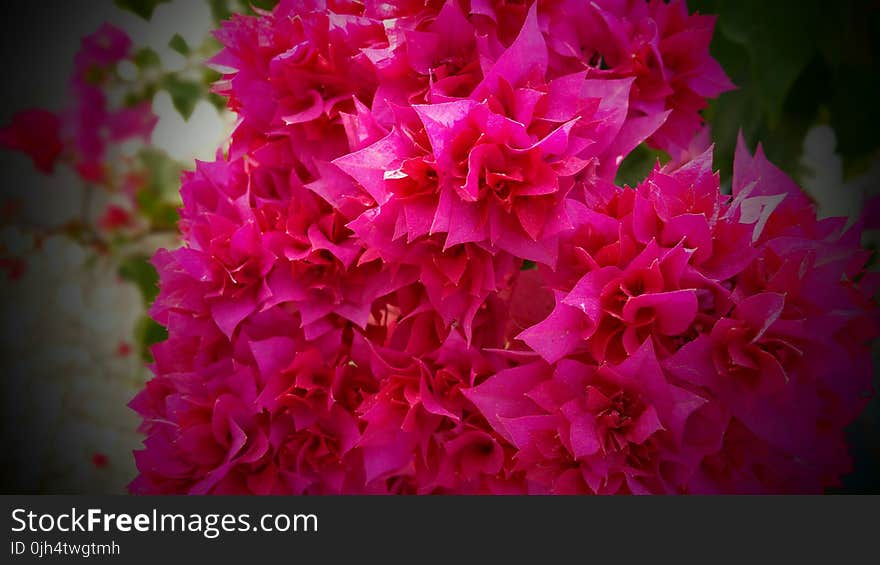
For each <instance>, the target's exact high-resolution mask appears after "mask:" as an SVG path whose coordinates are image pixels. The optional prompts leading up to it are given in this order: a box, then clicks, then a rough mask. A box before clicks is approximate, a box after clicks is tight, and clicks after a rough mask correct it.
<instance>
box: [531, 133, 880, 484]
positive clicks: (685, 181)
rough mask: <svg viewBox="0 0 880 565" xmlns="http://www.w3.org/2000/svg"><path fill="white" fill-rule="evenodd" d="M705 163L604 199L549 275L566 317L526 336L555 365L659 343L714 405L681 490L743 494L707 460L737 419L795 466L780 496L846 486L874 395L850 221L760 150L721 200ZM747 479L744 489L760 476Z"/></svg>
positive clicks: (617, 355) (674, 370)
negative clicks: (856, 428) (849, 445)
mask: <svg viewBox="0 0 880 565" xmlns="http://www.w3.org/2000/svg"><path fill="white" fill-rule="evenodd" d="M710 153H711V152H706V153H705V154H704V155H702V156H701V157H699V158H698V159H697V160H695V161H693V162H691V163H688V164H685V165H683V166H680V167H678V168H676V169H673V170H665V169H659V170H655V171H654V172H653V173H652V174H651V176H649V177H648V179H647V180H646V181H645V182H644V183H642V184H641V185H639V187H638V188H637V189H635V190H630V189H624V190H619V189H615V190H612V191H611V192H610V193H608V194H604V195H599V194H596V195H594V197H595V200H594V207H593V208H592V209H583V210H582V211H581V212H580V213H581V219H580V220H578V221H576V222H575V223H576V224H577V226H578V227H576V229H575V231H574V232H573V233H572V238H571V240H570V241H567V242H565V245H563V254H564V256H565V257H566V260H565V265H567V267H566V268H565V269H561V270H559V271H557V272H556V273H548V277H547V279H546V280H547V284H548V286H549V287H550V289H551V290H553V292H554V293H555V295H556V306H555V308H554V309H553V311H552V312H551V313H550V315H549V316H547V317H546V319H544V320H543V321H541V322H539V323H537V324H536V325H534V326H533V327H531V328H527V329H526V330H525V331H524V332H522V333H521V334H520V336H519V337H520V339H522V340H523V341H525V343H527V344H528V345H529V346H530V347H531V348H533V349H534V350H535V351H536V352H538V353H539V354H540V355H541V356H542V357H544V359H545V360H547V361H548V362H552V363H557V365H558V366H563V364H566V363H567V361H566V358H574V359H579V360H591V361H592V362H597V363H599V364H600V366H601V365H602V364H603V363H615V364H618V363H621V364H626V363H630V362H632V360H633V359H634V358H636V357H638V356H639V355H642V353H640V352H642V351H643V349H644V348H645V347H650V350H651V352H652V355H654V354H656V357H657V358H658V359H659V361H660V365H661V367H662V370H663V372H664V373H665V374H666V375H667V378H669V379H670V382H677V383H683V384H686V385H687V386H686V390H692V391H693V393H694V394H696V398H699V399H700V403H701V404H704V405H705V407H704V408H702V409H701V411H700V416H699V418H700V420H701V421H703V422H704V423H705V424H701V426H702V428H703V429H701V430H699V431H697V428H696V427H693V429H692V431H690V432H689V431H687V429H685V428H682V429H683V430H685V431H683V432H682V435H681V436H680V438H679V439H680V440H682V441H684V443H685V444H690V445H686V447H687V449H688V452H689V453H699V454H700V456H701V457H703V456H705V457H707V460H706V461H707V463H705V464H700V465H694V461H689V465H691V467H690V471H689V472H694V469H697V468H699V469H700V471H699V473H698V474H697V475H695V476H697V477H699V481H698V483H694V484H688V480H687V478H685V480H683V481H680V482H679V484H678V485H677V486H676V488H679V489H682V490H685V491H688V492H693V491H703V490H704V489H707V490H710V491H711V490H715V489H721V490H725V489H728V488H733V489H735V488H736V487H735V486H733V485H734V484H735V483H732V482H730V481H731V480H732V479H730V478H729V477H728V478H725V477H726V475H725V477H721V476H718V477H715V479H716V480H717V481H719V482H718V483H711V484H710V482H709V481H710V478H711V477H709V478H707V476H705V475H703V474H702V473H707V472H708V470H709V469H716V470H718V472H721V471H720V469H721V468H720V467H718V465H719V464H720V463H719V461H720V460H719V459H718V457H717V456H715V455H711V454H712V453H713V451H714V450H718V449H727V447H723V448H722V438H724V437H725V436H724V435H723V433H724V430H725V428H726V427H727V426H728V425H730V426H744V427H745V429H747V430H748V432H749V434H753V435H754V437H755V438H756V439H755V440H754V442H755V446H759V445H765V447H762V448H761V449H763V450H765V451H766V452H767V453H768V455H767V457H768V458H770V457H772V458H779V459H780V460H782V459H785V458H791V459H794V460H796V461H798V463H797V464H793V465H792V469H791V470H790V473H791V477H790V478H791V480H792V481H795V482H792V483H791V484H790V485H786V486H785V488H784V489H785V490H787V489H794V490H798V489H805V488H807V487H808V486H809V489H808V490H815V489H819V488H821V487H822V486H824V485H829V484H836V481H837V478H838V477H839V476H840V474H841V473H843V472H845V470H846V468H847V458H846V457H845V455H844V453H845V451H844V448H843V445H844V444H843V433H842V431H843V429H844V427H845V426H846V425H847V424H848V423H849V422H851V421H852V419H853V418H854V417H855V415H856V414H858V412H859V411H860V409H861V408H862V407H863V406H864V403H865V402H866V398H867V397H868V396H869V395H870V391H871V374H872V370H871V361H870V347H869V345H870V341H871V340H872V339H873V338H874V337H875V336H876V335H877V328H876V324H875V319H876V318H875V316H876V314H875V310H874V309H875V307H876V306H875V305H874V303H873V302H872V300H871V299H870V297H871V296H872V293H873V286H872V285H873V283H874V281H873V278H872V277H871V276H869V275H868V274H866V273H865V272H864V265H865V261H866V260H867V255H866V254H865V253H864V251H862V250H861V249H860V247H859V245H858V242H859V237H858V233H844V232H843V231H842V229H843V223H842V222H841V221H840V220H839V219H829V220H822V221H817V220H816V218H815V210H814V208H813V207H812V206H811V205H810V203H809V201H808V200H807V199H806V198H805V197H804V196H803V194H802V193H801V192H800V191H799V189H797V187H796V186H794V185H793V184H792V183H791V181H790V180H789V179H788V178H787V177H785V176H784V175H783V174H782V173H781V172H780V171H779V170H778V169H776V168H775V167H773V166H772V165H770V164H769V163H768V162H767V161H766V160H765V159H764V157H763V154H761V153H760V152H759V153H758V154H757V155H756V156H755V157H751V156H750V155H748V154H747V153H746V152H745V149H744V147H742V146H741V147H740V151H739V153H738V155H737V167H736V176H735V178H734V194H733V195H732V196H731V197H730V198H725V197H723V196H722V195H721V193H720V191H719V189H718V178H717V176H716V175H713V174H712V173H711V161H710V157H709V156H710ZM853 230H856V231H858V228H853ZM579 270H580V272H582V273H584V274H583V275H579V274H578V271H579ZM605 396H606V397H607V395H605ZM709 430H712V432H711V433H710V431H709ZM762 442H764V443H762ZM757 450H758V447H756V451H757ZM710 455H711V457H710ZM750 455H751V454H750ZM710 461H711V462H710ZM726 461H727V460H726ZM727 463H730V461H727ZM767 465H772V463H771V461H770V460H769V459H768V461H767ZM724 472H725V473H727V472H728V471H724ZM688 476H690V475H688ZM584 477H585V480H589V473H588V472H586V471H585V474H584ZM752 479H754V480H755V481H757V482H755V484H754V485H752V486H749V487H748V489H749V490H752V489H756V488H758V484H759V483H761V481H763V479H760V478H755V477H752ZM752 479H749V480H752ZM695 480H696V479H695ZM744 480H745V479H744ZM778 480H780V481H784V480H786V479H785V477H781V478H778ZM742 484H743V485H745V484H746V483H742ZM781 485H782V484H781V483H780V484H775V483H768V484H765V485H764V486H765V487H766V488H767V489H769V490H771V491H772V490H773V489H780V490H783V486H781ZM743 488H746V487H745V486H744V487H743ZM594 490H595V489H594Z"/></svg>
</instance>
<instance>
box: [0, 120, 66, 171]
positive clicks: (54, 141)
mask: <svg viewBox="0 0 880 565" xmlns="http://www.w3.org/2000/svg"><path fill="white" fill-rule="evenodd" d="M60 129H61V120H59V118H58V116H56V115H55V114H53V113H52V112H47V111H46V110H39V109H34V110H22V111H21V112H18V113H16V114H15V116H13V118H12V123H11V124H10V125H8V126H6V127H5V128H3V129H0V147H3V148H4V149H11V150H14V151H21V152H22V153H24V154H25V155H27V156H28V157H30V158H31V161H33V163H34V166H35V167H36V168H37V169H39V170H40V171H42V172H44V173H51V172H52V170H53V169H54V168H55V162H56V161H57V160H58V157H59V156H60V155H61V152H62V151H63V149H64V146H63V145H62V143H61V139H60V135H59V131H60Z"/></svg>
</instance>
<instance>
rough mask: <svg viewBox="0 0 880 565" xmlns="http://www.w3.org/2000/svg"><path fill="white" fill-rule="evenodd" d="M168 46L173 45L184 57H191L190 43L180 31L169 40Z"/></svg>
mask: <svg viewBox="0 0 880 565" xmlns="http://www.w3.org/2000/svg"><path fill="white" fill-rule="evenodd" d="M168 47H171V48H172V49H174V50H175V51H177V52H178V53H180V54H181V55H183V56H184V57H189V55H190V53H191V52H192V51H191V50H190V48H189V45H188V44H187V43H186V40H185V39H184V38H183V37H182V36H181V35H180V34H179V33H175V34H174V37H172V38H171V41H169V42H168Z"/></svg>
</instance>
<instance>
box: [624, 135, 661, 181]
mask: <svg viewBox="0 0 880 565" xmlns="http://www.w3.org/2000/svg"><path fill="white" fill-rule="evenodd" d="M658 160H659V161H660V162H666V161H668V160H669V156H668V155H667V154H666V153H665V152H663V151H659V150H657V149H651V148H649V147H648V146H647V145H645V144H642V145H639V146H638V147H636V148H635V149H634V150H633V151H632V153H630V154H629V155H627V156H626V157H625V158H624V160H623V162H622V163H621V164H620V167H619V168H618V169H617V176H616V177H615V178H614V182H615V184H617V185H618V186H623V185H628V186H636V185H637V184H639V183H640V182H642V181H643V180H645V178H646V177H647V176H648V175H649V174H650V173H651V170H652V169H653V168H654V165H656V164H657V161H658Z"/></svg>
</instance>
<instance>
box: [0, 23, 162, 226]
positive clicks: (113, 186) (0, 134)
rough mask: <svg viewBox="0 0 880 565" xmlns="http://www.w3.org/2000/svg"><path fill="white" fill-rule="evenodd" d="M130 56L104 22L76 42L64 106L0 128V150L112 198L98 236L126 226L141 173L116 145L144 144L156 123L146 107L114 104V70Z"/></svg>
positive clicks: (126, 42) (32, 112) (121, 35)
mask: <svg viewBox="0 0 880 565" xmlns="http://www.w3.org/2000/svg"><path fill="white" fill-rule="evenodd" d="M133 58H134V53H133V49H132V42H131V39H129V37H128V35H127V34H126V33H125V32H124V31H123V30H121V29H119V28H117V27H114V26H112V25H110V24H104V25H103V26H101V27H100V28H99V29H98V30H97V31H95V32H94V33H92V34H90V35H88V36H86V37H84V38H83V40H82V42H81V45H80V49H79V50H78V51H77V53H76V56H75V58H74V66H73V73H72V75H71V76H70V79H69V85H68V89H69V99H70V104H69V105H68V106H67V107H66V108H64V109H63V110H62V111H61V112H57V113H56V112H51V111H49V110H46V109H42V108H31V109H27V110H22V111H20V112H18V113H16V114H15V116H14V117H13V120H12V123H11V124H9V125H8V126H6V127H4V128H2V129H0V147H2V148H4V149H10V150H14V151H19V152H22V153H24V154H25V155H27V156H28V157H29V158H30V159H31V161H32V162H33V164H34V166H35V167H36V169H37V170H38V171H40V172H41V173H44V174H51V173H53V172H55V167H56V165H57V164H59V163H64V164H65V165H68V166H70V168H71V169H73V170H74V171H75V172H76V176H77V177H78V179H79V180H80V181H81V182H83V183H86V184H88V185H89V186H99V187H102V188H103V189H105V192H107V193H108V194H110V193H117V192H118V193H120V195H119V197H117V198H115V202H111V203H109V204H107V205H105V206H103V209H102V211H101V216H100V218H98V220H97V224H98V226H99V227H100V228H102V230H104V231H106V232H115V231H118V230H120V229H123V228H129V227H132V224H133V223H134V221H135V218H133V216H132V213H131V212H132V210H133V209H136V208H137V203H136V202H135V194H134V193H135V191H136V189H137V188H138V186H139V184H140V183H141V182H142V181H143V178H142V177H143V176H144V174H145V173H144V171H143V170H141V169H142V167H141V166H140V165H139V163H137V162H136V160H135V159H133V158H132V157H131V156H128V155H123V154H121V153H120V151H119V149H120V145H121V144H124V143H132V144H134V143H137V142H140V143H141V144H147V143H148V142H149V139H150V135H151V133H152V131H153V128H154V127H155V125H156V122H157V117H156V116H155V115H154V114H153V112H152V110H151V108H150V103H149V102H148V101H143V102H139V103H136V104H131V105H128V104H124V103H117V101H116V100H115V98H116V97H117V94H118V90H119V89H118V88H117V87H118V83H119V82H120V81H119V77H118V76H117V66H118V65H119V64H120V63H122V62H128V63H129V64H131V61H132V60H133Z"/></svg>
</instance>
